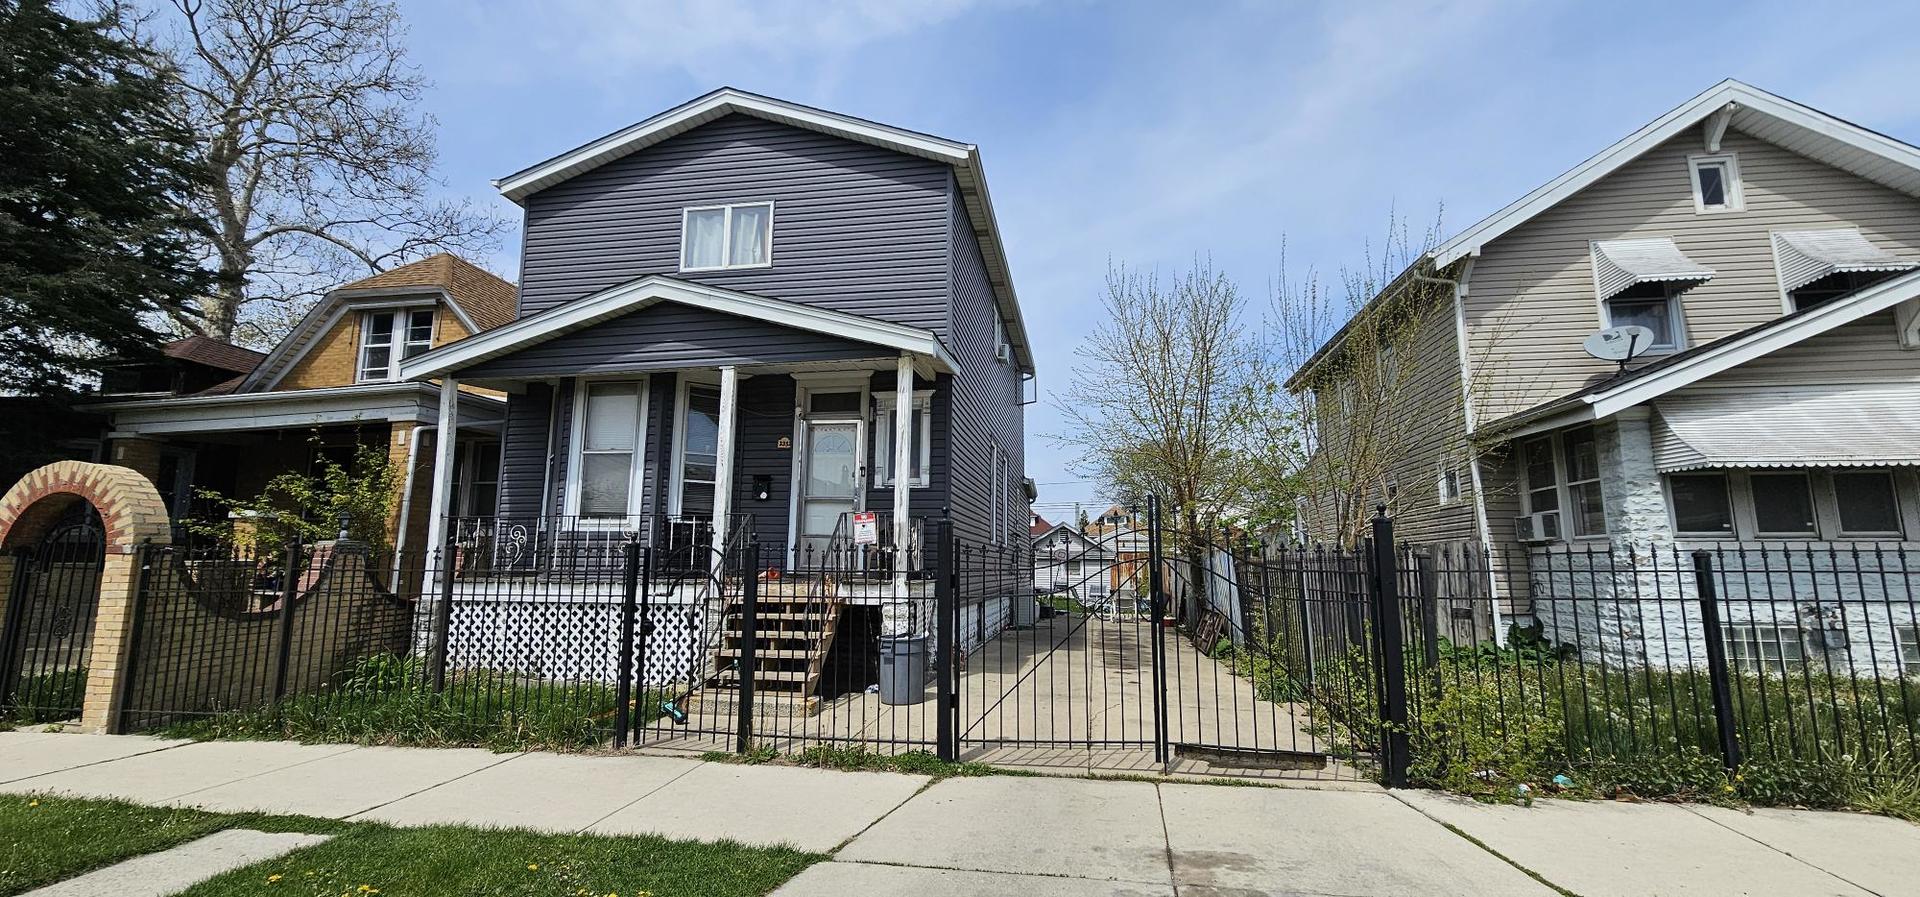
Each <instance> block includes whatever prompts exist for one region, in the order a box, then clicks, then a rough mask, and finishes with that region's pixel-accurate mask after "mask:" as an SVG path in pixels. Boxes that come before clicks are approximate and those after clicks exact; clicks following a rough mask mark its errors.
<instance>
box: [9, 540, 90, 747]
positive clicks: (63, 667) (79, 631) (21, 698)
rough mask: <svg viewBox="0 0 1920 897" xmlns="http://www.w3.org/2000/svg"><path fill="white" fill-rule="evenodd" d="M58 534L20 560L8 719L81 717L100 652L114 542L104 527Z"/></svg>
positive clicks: (12, 609)
mask: <svg viewBox="0 0 1920 897" xmlns="http://www.w3.org/2000/svg"><path fill="white" fill-rule="evenodd" d="M88 517H89V518H90V519H87V520H84V521H82V522H78V523H70V524H67V525H64V526H59V527H55V528H54V529H53V530H52V531H50V532H49V533H48V534H47V536H46V537H45V538H44V539H42V540H41V542H40V544H38V545H35V546H33V547H32V548H28V549H23V550H21V551H20V552H19V553H18V554H16V555H15V558H14V579H13V592H12V594H11V595H10V596H9V598H8V601H7V612H6V621H5V624H4V632H0V719H7V720H11V721H14V722H20V723H44V722H60V721H63V720H69V719H74V718H76V717H78V716H79V715H80V705H81V699H82V697H83V696H84V694H85V692H86V687H87V668H88V665H89V662H90V660H91V655H92V648H93V618H94V611H95V609H96V608H97V607H98V605H99V600H100V572H101V569H102V567H103V566H104V564H105V561H106V539H105V535H104V533H103V531H102V529H101V526H100V523H99V520H98V518H97V517H94V516H93V514H92V513H91V509H89V511H88Z"/></svg>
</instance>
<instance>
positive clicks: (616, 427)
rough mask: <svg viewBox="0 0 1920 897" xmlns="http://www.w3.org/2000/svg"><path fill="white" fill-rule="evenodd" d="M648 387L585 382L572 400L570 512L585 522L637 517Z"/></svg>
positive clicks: (628, 382)
mask: <svg viewBox="0 0 1920 897" xmlns="http://www.w3.org/2000/svg"><path fill="white" fill-rule="evenodd" d="M645 387H646V384H645V382H644V381H638V380H594V381H588V382H586V383H583V384H581V386H580V388H579V390H578V392H577V394H576V398H575V400H574V411H573V413H574V426H573V436H574V443H573V444H574V451H573V464H572V465H570V466H569V468H568V469H569V470H570V471H572V475H571V476H569V477H568V479H569V480H570V481H571V485H572V486H573V488H572V489H570V490H569V495H570V496H571V501H570V502H569V504H570V505H571V513H574V514H577V515H579V516H580V517H582V518H587V519H603V520H604V519H608V518H620V517H627V516H629V515H631V514H633V513H634V508H635V505H636V504H637V503H636V502H635V501H634V499H635V498H637V497H638V493H639V489H638V488H637V486H636V483H635V481H636V480H637V479H638V476H637V474H636V471H637V470H638V468H639V462H640V446H641V445H642V444H643V442H642V438H641V426H642V422H643V421H644V420H645V419H646V418H645V415H644V407H645V402H646V388H645Z"/></svg>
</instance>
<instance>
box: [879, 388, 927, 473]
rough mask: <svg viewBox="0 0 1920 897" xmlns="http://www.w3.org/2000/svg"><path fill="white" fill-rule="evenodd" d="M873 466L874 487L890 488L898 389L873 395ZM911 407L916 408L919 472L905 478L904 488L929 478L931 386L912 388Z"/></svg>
mask: <svg viewBox="0 0 1920 897" xmlns="http://www.w3.org/2000/svg"><path fill="white" fill-rule="evenodd" d="M873 401H874V411H873V427H872V429H873V438H872V440H870V441H871V442H872V443H873V446H872V449H873V469H874V471H875V472H876V473H877V476H875V477H874V483H875V484H876V487H877V488H885V489H891V488H893V432H894V426H895V422H894V419H893V408H894V406H895V405H896V404H898V402H899V395H898V393H892V392H881V393H875V394H874V396H873ZM913 407H914V410H916V411H918V412H920V459H919V460H920V475H919V476H917V477H914V478H913V479H911V480H909V481H908V482H907V488H909V489H918V488H920V487H922V486H926V485H928V484H929V483H931V482H933V390H931V389H916V390H914V391H913Z"/></svg>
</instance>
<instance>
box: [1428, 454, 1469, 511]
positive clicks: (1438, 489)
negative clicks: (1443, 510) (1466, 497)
mask: <svg viewBox="0 0 1920 897" xmlns="http://www.w3.org/2000/svg"><path fill="white" fill-rule="evenodd" d="M1433 491H1434V494H1435V495H1437V496H1439V498H1440V504H1441V505H1442V506H1446V505H1456V504H1459V503H1460V500H1461V497H1462V493H1463V491H1464V490H1463V489H1462V488H1461V486H1460V467H1459V465H1456V464H1451V463H1448V462H1445V461H1442V462H1440V469H1439V471H1438V472H1436V474H1435V476H1434V482H1433Z"/></svg>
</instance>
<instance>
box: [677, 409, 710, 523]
mask: <svg viewBox="0 0 1920 897" xmlns="http://www.w3.org/2000/svg"><path fill="white" fill-rule="evenodd" d="M681 403H682V404H681V412H680V443H679V446H678V449H679V468H678V470H679V476H680V491H679V494H678V495H677V496H676V498H675V500H676V502H677V503H676V504H675V506H674V509H675V512H676V513H678V514H681V515H687V516H703V515H707V514H712V513H713V492H714V483H715V477H716V476H717V473H716V471H718V470H719V466H720V388H719V387H717V386H708V385H705V384H700V383H689V384H687V385H686V392H685V394H684V395H683V396H682V398H681Z"/></svg>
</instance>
